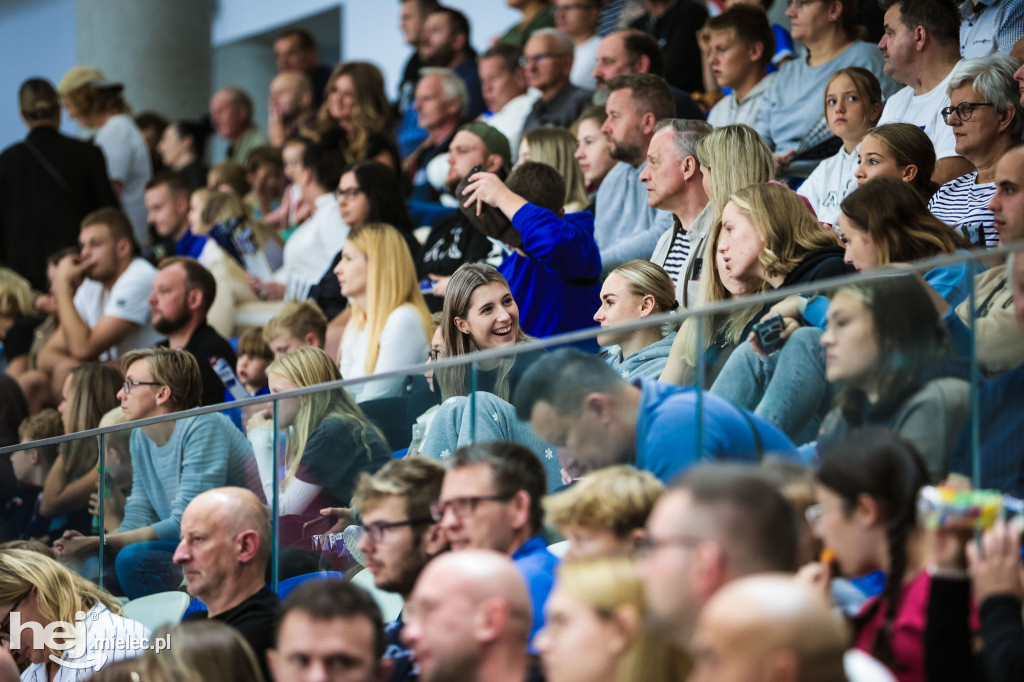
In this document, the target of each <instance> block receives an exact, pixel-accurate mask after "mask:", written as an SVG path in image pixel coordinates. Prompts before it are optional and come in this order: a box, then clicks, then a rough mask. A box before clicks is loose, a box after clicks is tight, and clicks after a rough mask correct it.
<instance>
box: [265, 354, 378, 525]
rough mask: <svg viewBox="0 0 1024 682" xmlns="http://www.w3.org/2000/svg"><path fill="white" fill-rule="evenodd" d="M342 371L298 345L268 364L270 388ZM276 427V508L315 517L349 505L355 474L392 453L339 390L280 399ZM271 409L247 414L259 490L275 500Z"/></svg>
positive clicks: (333, 377)
mask: <svg viewBox="0 0 1024 682" xmlns="http://www.w3.org/2000/svg"><path fill="white" fill-rule="evenodd" d="M340 379H341V374H340V373H339V372H338V368H337V367H336V366H335V364H334V362H333V361H332V360H331V358H330V356H329V355H327V353H325V352H323V351H322V350H320V349H319V348H315V347H313V346H303V347H302V348H298V349H296V350H294V351H292V352H290V353H288V354H286V355H282V356H281V357H279V358H278V359H277V360H275V361H274V362H272V363H270V365H269V366H268V367H267V382H268V385H269V386H270V392H271V393H283V392H285V391H291V390H295V389H297V388H302V387H304V386H315V385H317V384H323V383H327V382H330V381H338V380H340ZM275 404H276V406H277V410H276V411H277V422H276V424H277V428H278V430H279V431H281V432H287V433H289V438H288V446H287V449H286V451H285V453H284V456H283V460H282V459H280V458H279V460H278V466H280V467H281V469H282V474H281V475H280V477H279V485H280V495H279V497H278V503H277V504H278V507H277V508H278V513H279V514H280V515H281V516H295V515H298V516H300V517H302V518H304V519H307V520H308V518H307V517H310V518H311V517H316V516H318V515H319V513H318V512H319V510H320V509H322V508H324V507H347V506H348V504H349V500H350V498H351V497H352V491H353V490H354V489H355V483H356V480H357V479H358V478H359V475H360V474H361V473H363V472H367V473H373V472H374V471H376V470H377V469H379V468H380V467H382V466H384V465H385V464H387V463H388V461H390V459H391V453H390V451H389V450H388V447H387V444H386V443H385V442H384V437H383V436H382V435H381V434H380V432H379V431H378V430H377V427H376V426H374V425H373V424H372V423H371V422H370V421H369V420H368V419H367V418H366V415H365V414H363V411H362V410H361V409H360V408H359V406H358V405H356V404H355V403H354V402H353V401H352V399H351V398H350V397H349V395H348V393H346V392H345V390H344V389H341V388H336V389H332V390H323V391H318V392H316V393H310V394H307V395H304V396H301V397H298V398H282V399H279V400H278V401H277V402H276V403H275ZM273 426H274V414H273V410H271V409H267V410H264V411H262V412H260V413H258V414H256V415H254V416H253V417H252V418H250V419H249V423H248V424H247V429H248V436H249V441H250V442H251V443H252V446H253V453H254V454H255V456H256V464H257V466H258V468H259V474H260V480H261V482H262V484H263V492H264V494H265V495H266V497H267V499H268V500H270V499H273V492H274V490H273V470H274V457H273V455H274V450H273V444H274V442H275V440H276V439H275V434H274V432H273Z"/></svg>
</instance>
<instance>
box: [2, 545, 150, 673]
mask: <svg viewBox="0 0 1024 682" xmlns="http://www.w3.org/2000/svg"><path fill="white" fill-rule="evenodd" d="M122 613H123V611H122V608H121V602H120V601H119V600H118V599H115V598H114V597H112V596H111V595H109V594H108V593H107V592H105V591H104V590H102V589H101V588H99V587H97V586H96V585H94V584H92V583H91V582H89V581H88V580H86V579H85V578H82V577H81V576H79V575H78V574H77V573H74V572H73V571H71V570H69V569H67V568H65V567H64V566H63V565H62V564H60V563H58V562H57V561H55V560H54V559H52V558H50V557H47V556H44V555H42V554H38V553H36V552H32V551H29V550H26V549H3V550H0V619H2V621H0V633H3V634H2V635H0V637H2V638H4V639H7V637H8V635H10V636H11V644H12V646H11V647H10V648H11V650H12V651H13V652H15V653H18V654H20V656H21V657H22V658H23V659H25V660H27V661H28V662H29V665H28V668H27V669H26V670H25V671H24V672H23V673H22V675H21V679H22V680H29V681H31V682H73V681H74V680H78V679H82V674H83V673H85V672H90V673H91V672H93V671H94V670H99V669H100V668H102V667H103V666H104V665H105V664H106V663H108V662H112V661H117V660H121V659H125V658H132V657H134V656H137V655H139V654H141V653H142V651H143V649H142V646H143V645H144V643H145V642H147V641H149V638H150V636H151V635H150V632H149V629H148V628H147V627H146V626H144V625H143V624H142V623H139V622H137V621H134V620H130V619H128V618H125V617H124V616H123V615H122ZM51 625H53V626H54V628H51V629H50V632H52V633H53V634H52V635H50V636H49V637H45V635H44V637H43V638H40V637H39V635H40V630H41V629H43V628H48V627H49V626H51ZM76 626H77V627H76ZM18 628H20V634H18V635H17V636H16V635H15V630H17V629H18ZM72 628H75V630H73V629H72ZM78 628H82V629H83V630H84V635H85V636H84V641H81V642H79V641H78V640H76V641H75V642H74V646H73V647H67V645H68V644H69V643H70V642H69V638H65V637H61V636H60V635H59V634H58V633H59V632H62V631H63V632H70V633H71V634H74V633H75V632H76V630H77V629H78ZM15 637H17V639H18V640H20V641H18V642H17V645H14V644H15ZM115 641H119V642H121V644H120V646H114V644H113V642H115ZM57 645H60V646H61V648H56V646H57ZM5 648H6V647H5Z"/></svg>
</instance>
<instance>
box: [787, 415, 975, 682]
mask: <svg viewBox="0 0 1024 682" xmlns="http://www.w3.org/2000/svg"><path fill="white" fill-rule="evenodd" d="M928 478H929V476H928V472H927V469H926V467H925V464H924V462H923V461H922V459H921V457H920V455H919V454H918V451H917V449H916V448H914V447H913V445H911V444H910V443H908V442H907V441H905V440H904V439H902V438H900V437H899V436H898V435H897V434H895V433H894V432H892V431H890V430H888V429H885V428H865V429H858V430H854V431H851V432H850V433H848V434H846V437H844V438H843V439H841V440H837V441H833V442H831V443H830V444H829V445H828V446H826V447H823V448H822V450H821V464H820V466H819V469H818V474H817V477H816V481H815V492H816V495H817V499H818V503H817V504H816V505H813V506H812V507H810V508H808V510H807V519H808V522H809V523H810V524H811V527H812V529H813V530H814V533H815V535H816V536H817V537H819V538H820V539H821V540H822V542H823V543H824V545H825V547H826V548H827V549H828V550H831V552H832V553H834V555H835V560H834V562H828V563H821V564H817V563H815V564H808V565H807V566H805V567H804V568H803V569H802V570H801V572H800V576H801V577H802V578H804V579H805V580H807V581H808V582H810V583H811V584H813V585H815V586H817V587H819V588H821V589H822V590H824V591H827V590H828V588H829V586H830V583H831V580H832V578H834V577H835V575H836V573H837V572H838V573H840V574H842V575H844V576H854V577H857V576H866V575H868V574H871V573H874V572H876V571H881V572H882V573H883V574H884V575H885V584H884V587H883V588H882V591H881V593H880V594H878V595H877V596H875V597H871V598H870V599H868V600H867V601H866V602H864V604H863V605H862V606H861V608H860V610H859V613H857V615H856V617H855V618H854V619H853V626H854V631H855V633H856V638H855V646H856V648H858V649H860V650H862V651H865V652H866V653H868V654H870V655H872V656H874V657H875V658H877V659H878V660H879V661H881V662H882V663H883V664H885V665H886V666H888V667H889V669H890V670H891V671H892V672H893V674H894V675H895V676H896V679H897V680H900V682H910V681H911V680H915V681H916V680H924V679H926V675H925V671H924V653H925V652H924V626H925V623H926V622H927V611H928V592H929V588H930V583H931V575H930V573H929V571H928V570H926V565H927V563H928V560H929V556H928V551H927V548H926V543H925V537H924V531H923V530H922V529H921V528H920V527H919V526H918V525H917V496H918V492H919V491H920V490H921V488H922V487H923V486H925V485H927V484H928ZM965 646H966V644H965Z"/></svg>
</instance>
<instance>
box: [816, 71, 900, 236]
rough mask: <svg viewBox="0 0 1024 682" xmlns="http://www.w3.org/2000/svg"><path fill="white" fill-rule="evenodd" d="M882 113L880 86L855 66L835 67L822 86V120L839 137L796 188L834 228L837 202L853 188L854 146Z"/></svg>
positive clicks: (855, 151) (854, 168)
mask: <svg viewBox="0 0 1024 682" xmlns="http://www.w3.org/2000/svg"><path fill="white" fill-rule="evenodd" d="M881 115H882V86H881V85H879V83H878V79H877V78H875V75H874V74H873V73H871V72H870V71H868V70H867V69H864V68H861V67H859V66H848V67H846V68H845V69H839V70H838V71H836V72H835V73H834V74H832V77H831V78H829V79H828V84H827V85H826V86H825V120H826V121H827V122H828V129H829V130H831V131H832V134H833V135H835V136H836V137H838V138H839V139H841V140H842V141H843V146H842V147H841V148H840V149H839V151H838V152H836V153H835V155H834V156H830V157H829V158H827V159H825V160H824V161H822V162H821V163H820V164H819V165H818V167H817V168H815V169H814V171H813V172H812V173H811V175H810V177H808V178H807V180H806V181H804V183H803V184H802V185H800V189H798V190H797V193H798V194H801V195H803V196H804V197H806V198H807V200H808V201H809V202H811V208H813V209H814V212H815V214H816V215H817V216H818V220H819V221H820V222H821V223H822V224H824V225H828V226H830V227H831V228H833V229H836V225H837V224H838V222H839V212H840V211H839V204H840V203H842V201H843V199H845V198H846V195H847V194H849V193H850V192H852V191H853V190H855V189H857V178H856V177H854V172H855V171H856V170H857V150H858V149H859V147H860V142H861V140H863V139H864V135H865V134H867V132H868V130H870V129H871V127H872V126H874V125H875V123H877V122H878V119H879V117H880V116H881Z"/></svg>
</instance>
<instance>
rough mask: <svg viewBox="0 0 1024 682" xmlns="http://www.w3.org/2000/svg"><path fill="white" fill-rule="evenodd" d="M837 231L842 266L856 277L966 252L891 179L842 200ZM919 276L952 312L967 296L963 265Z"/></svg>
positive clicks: (918, 200)
mask: <svg viewBox="0 0 1024 682" xmlns="http://www.w3.org/2000/svg"><path fill="white" fill-rule="evenodd" d="M839 229H840V231H841V234H842V237H843V240H844V241H845V242H846V257H845V260H846V262H847V263H849V264H850V265H852V266H853V267H855V268H857V270H858V271H861V272H863V271H864V270H873V269H875V268H877V267H882V266H884V265H888V264H890V263H912V262H913V261H916V260H922V259H924V258H933V257H935V256H941V255H950V254H953V253H955V252H956V251H957V250H962V249H966V248H967V247H968V244H967V242H966V241H965V240H963V239H962V238H960V236H959V235H957V234H956V233H955V232H953V230H950V229H949V226H947V225H946V224H945V223H943V222H942V221H941V220H939V219H938V218H936V217H935V216H934V215H932V214H931V213H930V212H929V211H928V208H927V206H925V204H924V203H923V202H922V201H921V195H920V194H919V193H918V192H916V191H915V190H914V189H913V187H911V186H910V185H909V184H908V183H905V182H903V181H901V180H897V179H896V178H891V177H879V178H875V179H874V180H871V181H870V182H868V183H867V184H865V185H863V186H861V187H860V188H858V189H856V190H854V192H853V193H851V194H850V196H848V197H846V199H844V200H843V203H842V211H841V214H840V216H839ZM923 276H924V281H925V282H927V283H928V284H929V286H931V287H932V288H933V289H935V291H936V292H937V293H938V294H939V295H940V296H942V298H944V299H946V301H947V302H948V303H949V305H951V306H953V307H956V306H958V305H960V302H961V301H963V300H964V299H965V298H967V294H968V292H969V291H970V286H971V284H970V282H971V278H972V275H971V270H970V267H969V266H968V264H967V263H959V264H956V265H945V266H940V267H937V268H932V269H931V270H929V271H928V272H926V273H924V275H923Z"/></svg>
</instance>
